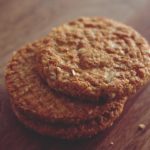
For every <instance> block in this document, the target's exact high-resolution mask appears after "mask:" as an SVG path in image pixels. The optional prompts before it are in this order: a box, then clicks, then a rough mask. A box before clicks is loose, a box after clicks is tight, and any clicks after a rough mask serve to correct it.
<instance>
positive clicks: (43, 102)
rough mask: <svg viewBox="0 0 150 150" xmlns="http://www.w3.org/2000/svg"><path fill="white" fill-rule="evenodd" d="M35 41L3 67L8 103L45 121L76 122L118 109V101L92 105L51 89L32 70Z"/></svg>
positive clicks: (36, 43) (34, 65) (33, 68)
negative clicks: (9, 100)
mask: <svg viewBox="0 0 150 150" xmlns="http://www.w3.org/2000/svg"><path fill="white" fill-rule="evenodd" d="M37 45H39V42H35V43H33V44H29V45H27V46H25V47H23V48H21V49H20V50H18V51H17V52H16V53H15V54H14V56H13V58H12V60H11V61H10V63H9V64H8V66H7V69H6V76H5V78H6V86H7V89H8V92H9V94H10V96H11V99H12V100H11V103H12V104H13V105H14V106H15V107H16V108H17V109H18V110H20V112H21V113H23V114H25V115H26V116H31V117H33V118H38V119H39V120H41V121H43V120H44V121H46V122H61V123H64V124H79V123H81V122H86V121H87V120H92V119H96V118H99V117H100V116H101V115H103V114H104V113H105V112H112V111H113V110H115V109H116V107H117V108H118V107H120V109H121V110H122V104H121V103H120V101H122V100H123V101H124V100H125V99H126V97H124V98H122V99H121V100H119V99H116V100H113V101H105V102H104V103H103V104H99V105H97V104H92V103H85V102H80V101H77V100H74V99H72V98H70V97H66V96H65V95H62V94H59V93H56V92H55V91H52V90H51V89H50V88H49V86H48V85H47V83H46V82H44V80H42V78H40V76H39V75H38V73H37V72H36V69H35V68H36V64H35V56H36V53H37V51H38V49H37V48H36V47H37Z"/></svg>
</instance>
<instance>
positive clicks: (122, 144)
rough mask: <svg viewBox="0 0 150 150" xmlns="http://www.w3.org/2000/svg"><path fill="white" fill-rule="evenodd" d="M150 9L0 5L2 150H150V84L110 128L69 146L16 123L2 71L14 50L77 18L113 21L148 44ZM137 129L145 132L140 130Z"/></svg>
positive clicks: (136, 5) (82, 0)
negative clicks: (100, 17) (141, 127)
mask: <svg viewBox="0 0 150 150" xmlns="http://www.w3.org/2000/svg"><path fill="white" fill-rule="evenodd" d="M149 8H150V3H149V2H148V0H24V1H23V0H0V150H83V149H84V150H150V84H149V85H147V86H145V87H144V88H143V89H142V90H141V91H139V92H138V94H137V95H136V96H134V97H132V98H131V99H130V100H129V101H128V103H127V105H126V108H125V111H124V113H123V115H122V117H121V118H120V119H119V120H118V121H117V122H116V123H115V125H114V126H113V127H111V128H110V129H108V130H106V131H104V132H103V133H101V134H100V135H98V136H96V137H94V138H92V139H89V140H80V141H74V142H67V141H60V140H56V139H52V138H48V137H43V136H40V135H38V134H36V133H34V132H32V131H30V130H29V129H26V128H25V127H24V126H23V125H22V124H21V123H19V122H18V121H17V119H16V117H15V116H14V114H13V112H12V110H11V107H10V103H9V97H8V94H7V91H6V89H5V83H4V68H5V66H6V63H7V61H8V59H9V58H10V56H11V54H12V52H13V51H14V50H15V49H17V48H19V47H20V46H22V45H24V44H25V43H27V42H29V41H33V40H35V39H38V38H40V37H41V36H43V35H45V34H46V33H48V32H49V30H50V29H51V28H52V27H53V26H56V25H58V24H60V23H62V22H65V21H68V20H70V19H73V18H76V17H78V16H99V15H101V16H107V17H111V18H114V19H116V20H119V21H122V22H125V23H127V24H129V25H131V26H133V27H135V28H136V29H137V30H138V31H139V32H140V33H141V34H143V35H144V36H145V37H146V38H147V39H148V40H149V41H150V16H149ZM140 123H143V124H145V125H146V128H145V129H144V130H139V129H138V125H139V124H140ZM111 141H112V142H113V143H114V144H113V145H111V144H110V142H111Z"/></svg>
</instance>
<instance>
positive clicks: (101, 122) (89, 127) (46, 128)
mask: <svg viewBox="0 0 150 150" xmlns="http://www.w3.org/2000/svg"><path fill="white" fill-rule="evenodd" d="M124 103H125V100H124V101H120V104H121V105H120V106H119V107H116V108H115V109H114V111H113V112H109V111H108V112H106V113H105V114H103V115H101V116H100V118H99V119H93V120H91V121H88V122H85V123H80V124H78V125H71V126H68V125H62V124H61V123H47V122H44V121H41V120H38V119H33V118H32V119H31V118H29V116H25V115H24V114H22V113H20V111H18V110H17V108H16V107H15V106H13V110H14V112H15V114H16V116H17V118H18V119H19V120H20V121H21V122H22V123H23V124H24V125H25V126H27V127H29V128H31V129H33V130H34V131H36V132H38V133H40V134H42V135H48V136H51V137H56V138H61V139H68V140H73V139H79V138H88V137H92V136H94V135H96V134H98V133H99V132H100V131H102V130H104V129H106V128H108V127H110V126H111V125H112V124H113V123H114V121H115V120H116V119H117V118H118V117H119V116H120V114H121V113H122V110H123V107H124Z"/></svg>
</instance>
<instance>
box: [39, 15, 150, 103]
mask: <svg viewBox="0 0 150 150" xmlns="http://www.w3.org/2000/svg"><path fill="white" fill-rule="evenodd" d="M39 49H40V50H39V53H38V54H37V64H38V65H37V70H38V72H39V73H40V74H41V76H42V77H43V78H46V79H47V83H48V84H49V86H50V87H51V88H52V89H56V90H57V91H60V92H62V93H64V94H67V95H71V96H75V97H78V98H80V99H84V100H91V101H96V102H98V101H99V100H101V99H114V98H119V97H122V96H126V95H129V94H131V93H134V92H135V91H136V90H137V89H138V88H139V87H140V86H142V85H143V84H144V83H145V82H146V81H147V80H148V78H149V76H150V70H149V67H150V48H149V45H148V43H147V41H146V40H145V39H144V38H143V37H142V36H141V35H140V34H139V33H137V32H136V31H135V30H134V29H132V28H131V27H128V26H126V25H123V24H121V23H118V22H115V21H112V20H109V19H106V18H99V17H92V18H79V19H77V20H75V21H72V22H69V23H67V24H63V25H61V26H59V27H57V28H54V29H53V30H52V32H51V33H50V34H49V35H48V36H47V37H46V38H45V39H44V40H43V41H42V44H41V45H39Z"/></svg>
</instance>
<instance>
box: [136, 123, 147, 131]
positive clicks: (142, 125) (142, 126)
mask: <svg viewBox="0 0 150 150" xmlns="http://www.w3.org/2000/svg"><path fill="white" fill-rule="evenodd" d="M138 128H139V129H140V130H144V129H145V128H146V126H145V124H142V123H141V124H139V126H138Z"/></svg>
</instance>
